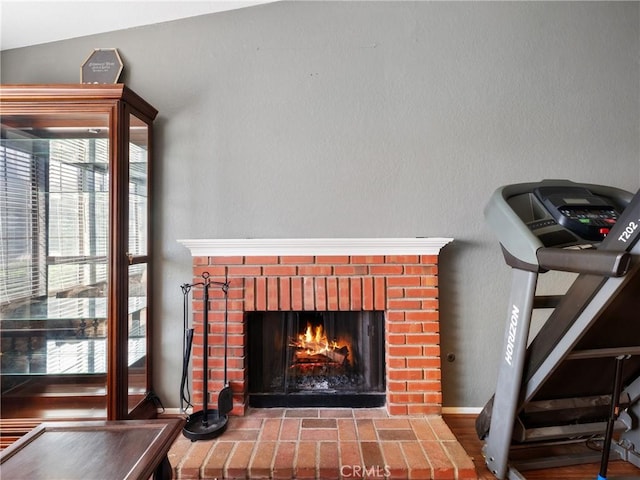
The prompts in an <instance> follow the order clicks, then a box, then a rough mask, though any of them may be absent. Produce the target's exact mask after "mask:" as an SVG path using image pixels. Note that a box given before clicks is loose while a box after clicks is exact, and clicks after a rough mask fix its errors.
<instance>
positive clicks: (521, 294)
mask: <svg viewBox="0 0 640 480" xmlns="http://www.w3.org/2000/svg"><path fill="white" fill-rule="evenodd" d="M512 275H513V280H512V289H511V298H510V299H509V305H510V307H509V310H508V312H507V322H506V323H507V324H506V329H505V335H504V341H503V347H502V359H501V361H500V370H499V372H498V383H497V387H496V394H495V396H494V402H493V413H494V414H492V415H491V426H490V429H489V436H488V437H487V439H486V462H487V467H488V468H489V470H491V472H493V474H494V475H495V476H496V477H497V478H498V479H500V480H502V479H504V478H505V475H506V474H507V470H508V465H507V462H508V458H509V448H510V446H511V438H512V435H513V427H514V419H515V416H516V413H517V407H518V403H519V398H520V388H521V382H522V370H523V365H524V360H525V355H526V350H527V340H528V338H529V328H530V326H531V312H532V309H533V302H534V297H535V290H536V283H537V279H538V274H537V273H535V272H527V271H523V270H517V269H514V270H513V273H512ZM496 412H497V414H496Z"/></svg>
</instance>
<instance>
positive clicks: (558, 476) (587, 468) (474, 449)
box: [443, 415, 640, 480]
mask: <svg viewBox="0 0 640 480" xmlns="http://www.w3.org/2000/svg"><path fill="white" fill-rule="evenodd" d="M443 417H444V420H445V422H446V424H447V425H448V426H449V428H450V429H451V431H452V433H453V434H454V435H455V436H456V438H457V439H458V442H460V444H461V445H462V447H463V448H464V449H465V450H466V452H467V454H469V456H471V458H472V459H473V461H474V463H475V465H476V470H477V472H478V479H480V480H495V478H496V477H495V476H493V475H492V474H491V472H489V470H488V469H487V467H486V466H485V464H484V458H483V457H482V445H483V443H482V442H481V441H480V440H478V436H477V435H476V431H475V415H444V416H443ZM599 469H600V464H599V463H595V464H588V465H576V466H572V467H561V468H547V469H543V470H530V471H528V472H526V473H525V472H521V473H523V474H524V475H525V476H526V478H527V480H595V479H596V478H597V477H598V471H599ZM607 478H608V480H618V479H619V480H622V479H624V480H631V479H636V480H639V479H640V469H638V468H636V467H635V466H633V465H631V464H630V463H627V462H623V461H620V460H615V461H611V462H610V464H609V468H608V471H607Z"/></svg>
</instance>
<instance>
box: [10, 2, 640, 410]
mask: <svg viewBox="0 0 640 480" xmlns="http://www.w3.org/2000/svg"><path fill="white" fill-rule="evenodd" d="M124 5H126V4H123V6H124ZM123 14H126V11H123ZM639 19H640V11H639V3H638V2H626V3H613V2H605V3H595V2H584V3H583V2H570V3H560V2H541V3H533V2H515V3H510V2H496V3H492V2H471V3H466V2H451V3H449V2H416V3H414V2H389V3H387V2H279V3H274V4H268V5H263V6H259V7H252V8H248V9H243V10H238V11H233V12H226V13H220V14H213V15H206V16H201V17H194V18H191V19H185V20H179V21H175V22H169V23H163V24H156V25H152V26H148V27H140V28H134V29H129V30H124V31H117V32H111V33H107V34H100V35H95V36H90V37H84V38H78V39H72V40H66V41H61V42H55V43H50V44H45V45H40V46H35V47H29V48H21V49H15V50H9V51H5V52H3V53H2V56H1V61H2V63H1V66H2V71H1V79H2V83H75V82H77V81H78V80H79V67H80V64H81V63H82V62H83V61H84V60H85V59H86V57H87V55H88V54H89V52H91V51H92V50H93V49H94V48H100V47H104V48H107V47H115V48H118V49H119V52H120V54H121V56H122V57H123V60H124V62H125V65H126V71H125V74H124V81H125V82H126V83H127V84H128V85H129V86H130V87H131V88H133V89H134V90H135V91H136V92H137V93H139V94H140V95H142V96H143V97H144V98H146V99H147V100H148V101H149V102H150V103H152V104H153V105H154V106H155V107H156V108H158V109H159V111H160V114H159V118H158V120H157V123H156V127H157V130H156V140H157V142H156V164H155V168H154V175H155V181H156V193H157V199H156V200H157V201H156V204H155V206H156V214H155V218H154V219H153V226H154V228H155V237H154V242H155V248H156V250H155V251H156V253H157V258H156V261H157V263H156V265H157V266H156V270H155V272H156V275H157V291H156V292H155V293H156V296H155V300H154V304H155V306H156V312H157V315H158V326H157V328H156V333H157V336H156V339H155V352H154V354H155V367H156V370H155V383H156V386H157V390H158V393H159V394H160V396H161V398H162V399H163V401H164V403H165V406H169V407H175V406H177V405H178V389H179V383H180V382H179V375H180V371H181V349H182V347H181V337H182V318H181V308H182V304H181V302H182V298H181V292H180V289H179V285H180V284H181V283H183V282H185V281H189V280H190V278H191V271H190V256H189V252H188V251H187V250H186V249H185V248H183V247H182V246H180V245H179V244H178V243H177V242H176V240H177V239H180V238H197V237H215V238H234V237H238V238H244V237H404V236H407V237H412V236H451V237H454V238H455V239H456V240H455V242H454V243H453V244H451V245H449V246H447V247H445V249H444V250H443V252H442V257H441V268H440V272H441V303H442V345H443V353H444V354H446V353H449V352H453V353H455V355H456V360H455V362H453V363H446V362H445V364H444V365H443V384H444V399H445V406H448V407H479V406H482V405H483V404H484V403H485V401H486V400H487V398H488V397H489V396H490V395H491V394H492V391H493V388H494V382H495V378H496V367H497V363H498V357H499V347H500V345H499V344H500V341H501V338H502V330H503V324H504V322H505V320H506V310H507V305H506V302H507V300H508V298H507V296H508V290H509V287H510V272H509V269H508V268H507V267H506V266H505V265H504V263H503V261H502V258H501V254H500V251H499V247H498V245H497V243H496V241H495V237H494V236H493V235H492V233H491V232H490V231H489V229H488V228H487V226H486V225H485V224H484V222H483V218H482V209H483V207H484V204H485V203H486V201H487V199H488V198H489V196H490V194H491V193H492V192H493V190H494V189H495V188H497V187H498V186H500V185H504V184H508V183H517V182H523V181H537V180H540V179H543V178H554V177H555V178H569V179H573V180H575V181H585V182H592V183H602V184H608V185H613V186H616V187H620V188H625V189H628V190H632V191H636V190H637V189H638V186H639V183H640V140H639V136H640V135H639V133H640V93H639V92H640V66H639V56H640V20H639ZM89 20H90V19H88V21H89ZM26 21H28V20H26ZM543 279H544V278H543Z"/></svg>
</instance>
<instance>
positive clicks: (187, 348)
mask: <svg viewBox="0 0 640 480" xmlns="http://www.w3.org/2000/svg"><path fill="white" fill-rule="evenodd" d="M202 280H203V281H202V282H197V283H193V284H183V285H181V288H182V293H183V295H184V323H185V337H184V338H185V341H184V345H183V347H184V357H183V365H182V381H181V385H180V399H181V407H182V402H183V401H184V400H185V385H186V378H187V368H188V364H189V357H190V353H191V344H192V340H193V328H190V329H188V328H187V323H188V320H187V319H188V306H187V304H188V295H189V291H190V290H191V288H192V287H195V286H202V287H203V289H204V295H203V317H204V325H203V357H204V358H203V375H202V379H203V393H202V396H203V405H202V410H199V411H197V412H194V413H192V414H191V415H189V417H188V418H187V424H186V425H185V427H184V428H183V429H182V433H183V435H184V436H185V437H187V438H188V439H190V440H191V441H192V442H195V441H196V440H208V439H211V438H215V437H217V436H219V435H221V434H222V433H223V432H224V431H225V430H226V428H227V421H228V413H229V412H230V411H231V409H232V408H233V394H232V391H231V387H230V386H229V384H228V382H227V323H228V310H229V308H228V297H229V295H228V292H229V282H228V280H227V278H226V277H225V282H224V283H222V282H214V281H212V280H211V279H210V276H209V273H208V272H205V273H203V274H202ZM212 285H213V286H218V287H220V288H221V289H222V291H223V292H224V302H225V306H224V386H223V388H222V390H221V391H220V392H219V394H218V408H217V409H210V408H209V405H208V403H209V386H208V383H209V382H208V378H209V375H208V371H209V361H208V360H209V288H210V287H211V286H212ZM186 401H187V404H188V405H189V406H191V405H190V400H189V396H188V395H187V398H186Z"/></svg>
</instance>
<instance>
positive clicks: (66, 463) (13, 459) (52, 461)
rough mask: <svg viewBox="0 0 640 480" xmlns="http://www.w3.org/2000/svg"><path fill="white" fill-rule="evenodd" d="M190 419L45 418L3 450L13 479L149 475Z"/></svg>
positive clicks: (1, 465)
mask: <svg viewBox="0 0 640 480" xmlns="http://www.w3.org/2000/svg"><path fill="white" fill-rule="evenodd" d="M183 426H184V419H182V418H169V419H159V420H158V419H155V420H122V421H120V420H119V421H78V422H49V423H42V424H40V425H39V426H37V427H36V428H35V429H33V430H32V431H31V432H29V433H28V434H26V435H25V436H24V437H22V438H21V439H20V440H18V441H17V442H16V443H14V444H12V445H10V446H9V447H7V448H6V449H5V450H3V451H2V452H1V453H0V471H1V472H2V477H3V478H7V479H9V478H10V479H12V480H20V479H25V480H27V479H28V480H38V479H47V480H54V479H60V480H62V479H64V480H74V479H78V480H88V479H91V480H99V479H105V480H117V479H127V480H134V479H139V480H148V479H149V478H150V477H151V476H152V475H154V473H155V472H156V469H158V468H161V466H162V464H163V462H166V461H167V460H166V459H167V452H168V451H169V449H170V448H171V445H172V444H173V442H174V441H175V439H176V437H177V436H178V435H179V434H180V432H181V431H182V427H183Z"/></svg>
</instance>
